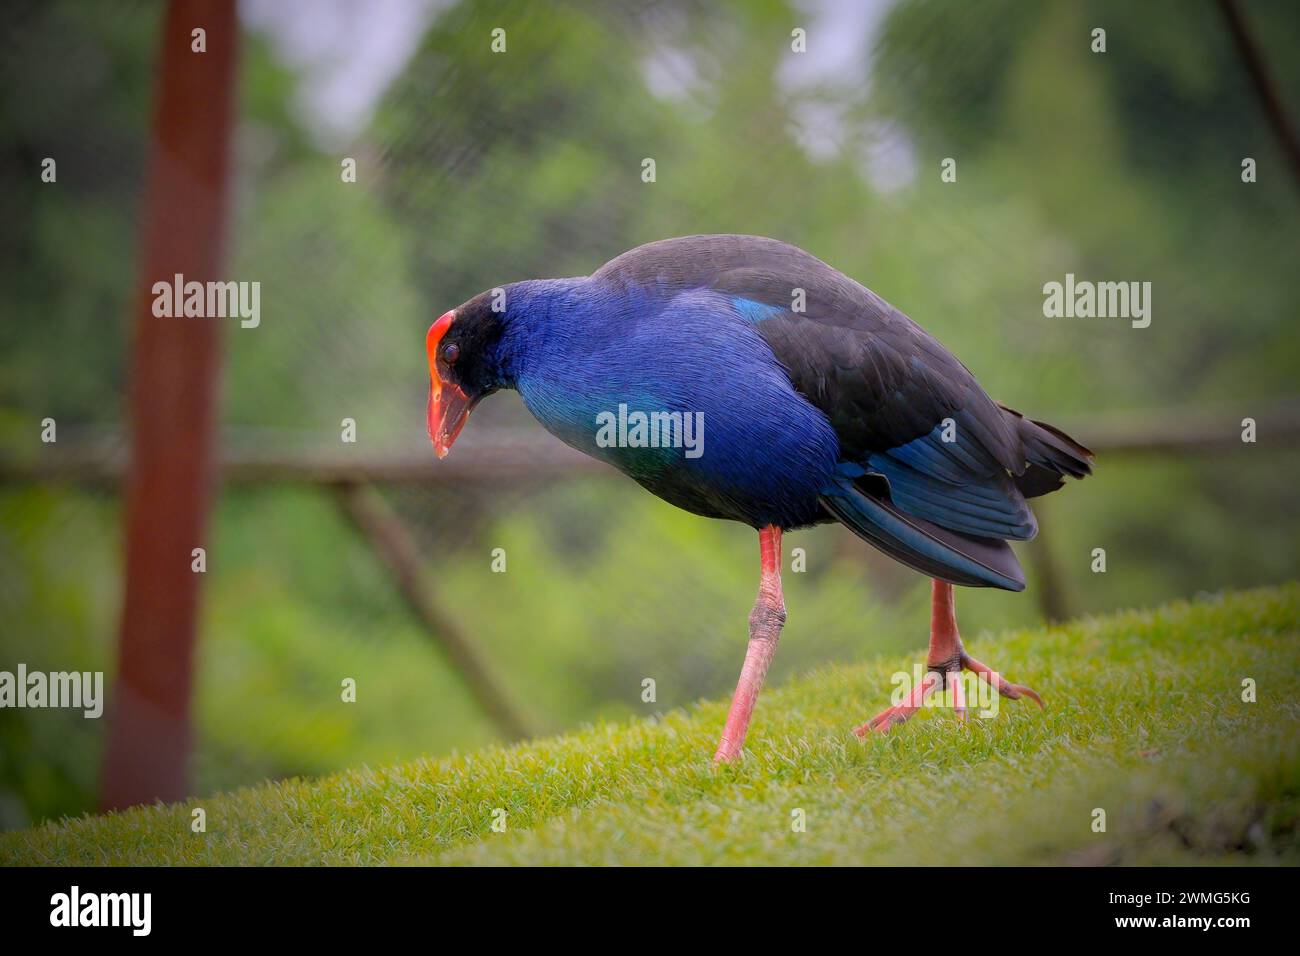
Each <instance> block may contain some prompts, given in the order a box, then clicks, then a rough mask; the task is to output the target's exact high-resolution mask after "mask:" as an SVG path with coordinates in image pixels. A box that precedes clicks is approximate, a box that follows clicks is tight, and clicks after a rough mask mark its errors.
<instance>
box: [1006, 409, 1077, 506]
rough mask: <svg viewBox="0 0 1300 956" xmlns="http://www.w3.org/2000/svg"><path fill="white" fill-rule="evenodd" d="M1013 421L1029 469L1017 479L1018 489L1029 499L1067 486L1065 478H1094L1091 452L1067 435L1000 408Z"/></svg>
mask: <svg viewBox="0 0 1300 956" xmlns="http://www.w3.org/2000/svg"><path fill="white" fill-rule="evenodd" d="M1001 408H1002V411H1003V412H1005V413H1006V415H1007V417H1008V418H1011V419H1013V421H1014V423H1015V428H1016V432H1017V434H1018V435H1019V436H1020V443H1021V445H1022V446H1023V447H1024V450H1025V460H1026V461H1027V462H1028V467H1026V468H1025V471H1024V474H1021V475H1016V476H1015V482H1016V486H1017V487H1018V488H1019V489H1020V493H1021V494H1022V495H1024V496H1025V497H1026V498H1037V497H1038V496H1040V495H1045V494H1047V493H1049V492H1052V491H1055V490H1056V489H1057V488H1060V487H1061V486H1062V485H1063V484H1065V478H1066V477H1067V476H1068V477H1070V478H1086V477H1087V476H1088V475H1091V474H1092V452H1091V451H1090V450H1089V449H1088V448H1087V447H1085V446H1084V445H1082V444H1080V443H1079V442H1077V441H1075V440H1074V439H1073V438H1071V437H1070V436H1069V435H1067V434H1066V433H1065V432H1063V431H1061V430H1060V429H1059V428H1056V427H1054V426H1052V425H1049V424H1047V423H1046V422H1038V421H1034V420H1033V419H1031V418H1026V417H1025V416H1024V415H1022V414H1020V412H1018V411H1016V410H1015V409H1014V408H1007V406H1005V405H1002V406H1001Z"/></svg>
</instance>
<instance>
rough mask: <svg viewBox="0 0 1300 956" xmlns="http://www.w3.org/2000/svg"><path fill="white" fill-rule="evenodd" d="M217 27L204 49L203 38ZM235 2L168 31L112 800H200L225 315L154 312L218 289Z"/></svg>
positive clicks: (137, 367) (137, 404)
mask: <svg viewBox="0 0 1300 956" xmlns="http://www.w3.org/2000/svg"><path fill="white" fill-rule="evenodd" d="M200 28H201V29H203V30H204V31H205V36H204V38H203V39H204V43H205V45H206V51H205V52H201V53H200V52H195V51H194V50H193V49H192V46H193V44H194V42H195V41H194V38H193V31H194V30H197V29H200ZM237 31H238V26H237V24H236V20H235V4H234V0H172V3H171V5H170V6H169V8H168V10H167V15H166V21H165V23H164V26H163V33H162V44H161V55H160V60H159V68H158V72H157V77H158V79H157V94H156V95H157V102H156V104H155V110H156V112H155V113H154V118H153V132H152V138H151V143H150V149H149V168H148V178H147V181H146V193H145V209H144V218H143V231H142V236H141V239H142V241H141V251H142V259H141V263H140V273H139V278H138V283H139V285H138V288H137V289H136V301H135V324H134V341H133V343H132V354H131V385H130V389H131V394H130V416H131V430H132V435H131V467H130V471H129V474H128V476H127V482H126V583H125V598H124V601H123V607H122V621H121V634H120V644H119V649H118V667H117V680H116V684H115V686H114V689H113V692H112V694H111V696H110V698H109V704H110V710H111V713H110V724H109V734H108V744H107V748H106V753H105V758H104V774H103V780H102V790H101V793H100V805H101V807H103V808H104V809H116V808H120V807H126V806H130V805H132V804H137V803H147V802H152V801H155V800H179V799H181V798H183V797H185V796H186V795H187V793H188V786H187V780H188V760H189V751H190V695H191V686H192V683H193V673H192V671H193V661H194V645H195V635H196V616H197V612H198V603H199V587H200V584H201V582H202V580H203V579H202V576H201V575H200V574H197V573H195V572H193V571H191V570H190V566H191V560H192V559H191V551H192V549H194V548H197V547H203V546H204V544H205V542H204V537H203V532H204V526H205V520H206V517H207V511H208V504H209V500H210V498H211V486H212V473H213V464H214V462H213V455H214V451H213V431H214V428H213V425H214V420H215V418H216V404H217V379H218V372H219V352H218V346H219V338H218V335H219V326H220V323H221V322H223V321H227V320H223V319H220V318H215V317H208V318H193V317H191V318H185V317H183V316H174V317H166V316H164V317H159V316H155V315H154V314H153V301H154V295H153V292H152V286H153V284H154V283H155V282H159V281H165V282H168V283H170V282H172V281H173V277H174V276H175V275H176V274H177V273H180V274H181V275H183V276H184V277H185V281H186V282H189V281H199V282H207V281H210V280H212V281H216V280H221V279H224V278H225V277H224V276H222V275H221V274H220V272H221V265H222V246H223V242H222V240H223V235H224V227H225V219H226V200H227V193H228V182H229V145H230V125H231V111H232V109H233V101H234V85H235V58H236V46H237V42H238V32H237Z"/></svg>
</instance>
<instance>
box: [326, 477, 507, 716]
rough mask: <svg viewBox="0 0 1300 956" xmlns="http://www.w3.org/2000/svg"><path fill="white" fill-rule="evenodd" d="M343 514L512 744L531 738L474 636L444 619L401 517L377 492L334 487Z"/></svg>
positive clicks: (352, 485) (350, 485)
mask: <svg viewBox="0 0 1300 956" xmlns="http://www.w3.org/2000/svg"><path fill="white" fill-rule="evenodd" d="M334 487H335V489H336V491H337V494H338V500H339V504H340V506H341V507H342V509H343V512H344V513H345V514H346V515H347V516H348V517H349V518H350V519H351V520H352V523H353V524H355V525H356V527H357V528H358V530H360V531H361V533H362V534H363V535H365V537H366V539H367V540H368V541H369V542H370V544H371V546H372V547H373V548H374V549H375V553H376V554H377V555H378V556H379V559H380V560H381V561H383V562H384V564H385V565H386V566H387V568H388V570H389V571H390V572H391V573H392V574H393V577H395V578H396V579H397V586H398V589H399V590H400V591H401V592H402V596H403V597H404V598H405V599H406V603H407V604H408V605H409V606H410V608H411V610H412V611H413V612H415V616H416V617H417V618H419V619H420V623H421V624H422V625H423V626H424V630H425V632H426V633H427V634H428V635H429V636H430V637H432V638H433V639H434V641H436V642H437V643H438V644H439V645H441V647H442V649H443V650H444V651H446V653H447V656H448V657H449V658H450V659H451V663H452V666H454V667H455V668H456V670H457V672H458V673H459V674H460V675H461V676H462V677H463V678H464V679H465V683H466V685H468V687H469V690H470V693H472V694H473V695H474V697H475V699H477V700H478V702H479V704H480V705H481V706H482V707H483V709H484V710H485V711H486V712H487V714H488V716H489V717H491V718H492V721H493V722H494V723H495V724H496V725H497V727H498V728H499V729H500V731H501V732H502V734H504V735H505V737H506V739H508V740H521V739H523V738H525V737H527V736H529V728H528V723H527V721H526V720H525V719H524V718H523V715H522V714H521V712H520V710H519V708H517V707H516V706H515V705H514V703H513V702H512V701H511V699H510V695H509V694H507V693H506V691H505V688H503V687H502V686H501V685H500V684H499V683H498V682H497V680H496V678H495V677H494V676H493V675H492V672H491V670H490V669H489V668H488V666H487V661H486V659H485V657H484V655H483V654H482V652H481V651H480V650H479V649H478V646H477V645H476V644H475V643H474V642H473V640H472V639H471V638H470V636H469V635H468V634H464V633H462V632H461V631H460V629H459V628H458V627H456V625H455V624H454V623H452V621H451V619H450V618H448V617H447V616H446V615H445V614H443V613H442V610H441V609H440V608H439V607H438V605H437V602H435V601H434V599H433V594H432V592H431V591H430V589H429V587H428V583H427V582H426V581H425V580H424V577H423V574H422V573H421V570H420V554H419V550H418V549H417V548H416V546H415V542H414V541H413V540H412V539H411V536H410V535H409V534H408V533H407V531H406V528H404V527H403V526H402V522H401V521H400V520H399V519H398V517H397V515H395V514H393V511H392V509H391V508H389V507H388V505H387V504H386V503H385V502H384V499H383V498H381V497H380V496H379V494H378V493H377V492H375V491H374V490H373V489H372V488H369V487H367V486H365V485H361V484H357V483H353V482H346V483H342V484H338V485H335V486H334Z"/></svg>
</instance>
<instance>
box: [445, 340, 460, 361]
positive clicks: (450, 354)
mask: <svg viewBox="0 0 1300 956" xmlns="http://www.w3.org/2000/svg"><path fill="white" fill-rule="evenodd" d="M458 358H460V346H459V345H457V344H456V343H455V342H450V343H448V344H447V345H444V346H443V347H442V360H443V361H444V362H446V363H447V364H448V365H454V364H456V359H458Z"/></svg>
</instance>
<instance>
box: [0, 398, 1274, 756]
mask: <svg viewBox="0 0 1300 956" xmlns="http://www.w3.org/2000/svg"><path fill="white" fill-rule="evenodd" d="M1246 418H1250V419H1252V420H1254V422H1255V438H1256V440H1255V443H1254V444H1253V445H1252V444H1248V443H1246V442H1245V441H1243V437H1242V433H1243V428H1244V426H1243V420H1244V419H1246ZM1062 427H1064V428H1065V429H1066V430H1067V431H1068V432H1069V433H1070V434H1072V435H1075V436H1077V437H1078V438H1079V439H1080V440H1081V441H1083V442H1085V443H1086V444H1087V445H1088V446H1089V447H1090V448H1091V449H1092V450H1093V452H1094V453H1095V454H1096V455H1097V457H1098V458H1100V459H1103V460H1104V459H1114V458H1126V457H1140V456H1175V457H1194V456H1200V455H1207V454H1215V455H1217V454H1225V453H1228V452H1232V451H1237V452H1242V451H1244V450H1246V449H1252V448H1258V449H1268V450H1289V449H1294V448H1296V447H1298V446H1297V444H1296V442H1297V440H1298V439H1300V398H1297V399H1289V400H1286V401H1283V402H1279V403H1275V404H1271V405H1269V406H1268V407H1267V408H1266V409H1265V410H1264V411H1261V412H1259V413H1257V414H1255V413H1252V412H1251V411H1249V410H1241V411H1240V412H1236V413H1228V412H1224V411H1222V410H1218V411H1215V412H1212V413H1193V412H1189V411H1180V412H1164V413H1160V414H1151V415H1145V416H1143V419H1142V420H1141V421H1135V420H1133V419H1128V420H1121V419H1099V418H1094V419H1092V420H1091V421H1087V420H1083V421H1071V420H1069V419H1065V420H1064V422H1063V425H1062ZM302 437H303V436H301V435H297V436H280V440H276V441H274V444H275V445H276V448H275V449H271V448H268V447H267V446H268V445H270V444H272V442H270V441H268V440H267V437H266V435H265V433H258V435H257V436H250V435H243V436H240V435H239V434H238V433H236V434H232V435H228V436H227V439H226V442H225V444H224V453H223V454H221V455H220V456H219V458H218V475H219V479H220V480H221V481H222V482H223V483H225V484H227V485H252V486H258V485H268V484H302V485H308V486H316V487H318V488H320V489H321V490H322V491H325V492H328V493H329V494H330V495H331V497H332V498H333V500H334V502H335V504H336V505H337V506H338V507H339V508H340V510H341V511H342V513H343V514H344V515H345V516H346V517H347V519H348V521H349V522H350V523H351V524H352V525H353V526H354V527H355V528H356V529H357V531H358V532H359V533H360V534H361V536H362V537H363V538H364V539H365V540H366V542H367V544H368V545H369V546H370V547H371V549H372V550H373V551H374V553H375V556H376V558H377V559H378V560H379V562H380V563H381V564H382V565H383V566H384V567H385V568H386V569H387V570H388V572H389V573H390V574H391V575H392V577H393V579H394V582H395V585H396V588H397V590H398V592H399V593H400V594H401V595H402V598H403V599H404V600H405V602H406V604H407V605H408V607H409V608H410V610H411V612H412V614H413V615H414V617H415V618H416V620H418V621H419V622H420V625H421V627H422V628H423V630H424V632H425V633H426V634H427V635H428V636H429V638H430V640H431V641H432V642H433V643H434V644H435V645H436V646H437V647H439V648H440V649H441V652H442V653H443V654H444V655H445V657H446V658H447V659H448V661H449V662H450V663H451V665H452V667H453V668H454V669H455V670H456V671H457V672H458V673H459V674H460V676H461V679H462V680H463V681H464V683H465V685H466V687H467V688H468V690H469V691H470V693H471V694H473V695H474V697H475V699H476V700H478V702H479V704H480V706H482V708H483V710H484V712H485V713H486V714H487V715H488V716H489V717H490V718H491V719H492V721H493V722H494V723H495V725H496V726H497V728H498V730H499V731H500V733H501V734H502V735H503V736H504V737H505V738H507V739H511V740H514V739H518V738H520V737H525V736H528V735H529V734H530V732H531V728H530V726H529V722H528V720H527V719H526V717H525V716H524V714H525V709H524V708H522V707H521V706H520V705H519V703H518V702H517V701H515V700H513V699H512V697H511V695H510V694H509V693H508V691H507V690H506V689H505V687H504V686H503V685H502V684H501V683H500V681H499V680H498V679H497V678H496V676H495V675H494V673H493V670H492V668H491V666H490V665H489V663H488V656H487V655H486V654H485V653H484V652H483V650H482V649H481V648H480V647H479V645H478V644H477V643H476V641H475V640H474V638H473V636H472V635H470V634H468V633H466V632H465V631H463V630H462V629H461V628H459V627H458V626H457V625H456V623H455V620H454V618H453V617H452V616H451V615H449V614H448V613H446V611H445V610H444V609H443V606H442V604H441V602H440V601H439V600H438V595H437V591H436V589H435V588H434V587H433V586H432V584H431V583H430V581H429V578H428V575H427V574H426V573H425V569H424V567H423V563H422V562H421V560H420V554H419V549H418V548H417V546H416V544H415V542H414V541H413V540H412V538H411V536H410V534H409V532H408V531H407V529H406V528H405V527H404V526H403V524H402V523H401V521H400V520H399V519H398V517H397V516H396V515H395V514H394V513H393V512H392V510H391V509H390V508H389V507H388V505H387V504H386V503H385V501H384V499H383V498H382V497H381V496H380V495H378V494H376V493H375V492H374V486H375V485H384V484H387V485H411V484H418V485H425V486H444V487H446V486H454V485H458V484H463V483H468V482H473V483H474V484H476V485H482V484H484V483H497V484H506V485H521V484H528V483H535V482H543V481H548V480H555V479H561V478H573V477H580V476H584V475H601V474H604V475H611V476H612V475H614V474H615V472H614V471H613V469H611V468H609V467H608V466H606V465H604V464H602V463H600V462H597V461H594V460H593V459H591V458H588V457H587V456H585V455H582V454H580V453H579V452H577V451H574V450H573V449H571V448H568V447H567V446H565V445H563V444H561V443H560V442H558V441H556V440H554V439H552V438H550V437H548V436H546V435H544V434H541V433H540V431H539V430H536V429H519V430H510V429H497V430H494V431H483V430H480V432H478V433H476V434H472V435H471V436H469V437H467V440H465V441H464V442H458V443H457V445H456V453H455V455H453V456H452V457H450V458H447V459H445V460H443V461H438V460H437V459H435V458H434V457H433V452H432V450H431V449H427V448H423V447H420V448H418V449H415V450H411V451H406V450H403V451H400V452H388V453H371V452H365V451H363V450H362V449H361V448H360V447H358V446H352V445H349V446H342V447H341V448H339V449H333V450H330V451H284V450H283V449H284V448H286V447H292V446H293V444H294V442H293V438H302ZM127 471H128V458H127V455H126V453H125V451H124V443H123V442H122V441H121V439H120V437H116V438H113V439H111V440H102V439H101V440H96V441H73V442H70V443H64V442H60V443H57V444H53V445H49V446H46V450H45V451H44V453H42V454H41V455H40V456H39V457H36V458H33V459H32V460H29V461H13V460H0V487H4V486H6V485H8V486H15V485H21V484H32V483H37V484H44V483H70V484H84V485H91V486H106V487H116V486H118V485H120V484H121V483H122V482H123V481H124V480H125V477H126V475H127ZM1025 555H1026V558H1027V559H1028V561H1029V562H1030V563H1031V564H1032V565H1033V566H1034V567H1035V569H1036V570H1037V572H1038V579H1039V586H1038V587H1037V588H1036V596H1037V600H1038V603H1039V608H1040V610H1041V612H1042V613H1043V615H1044V616H1045V617H1046V618H1047V619H1048V620H1061V619H1063V618H1066V617H1068V616H1069V613H1070V608H1069V602H1068V599H1067V597H1066V594H1065V591H1064V586H1063V579H1062V576H1061V574H1060V571H1059V568H1058V567H1057V565H1056V562H1055V560H1054V559H1053V556H1052V553H1051V549H1050V548H1049V547H1048V545H1047V543H1046V541H1045V540H1044V538H1043V535H1041V534H1040V535H1039V537H1038V538H1037V539H1036V540H1035V541H1033V542H1032V543H1031V544H1030V546H1029V548H1028V549H1027V551H1026V552H1025Z"/></svg>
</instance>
